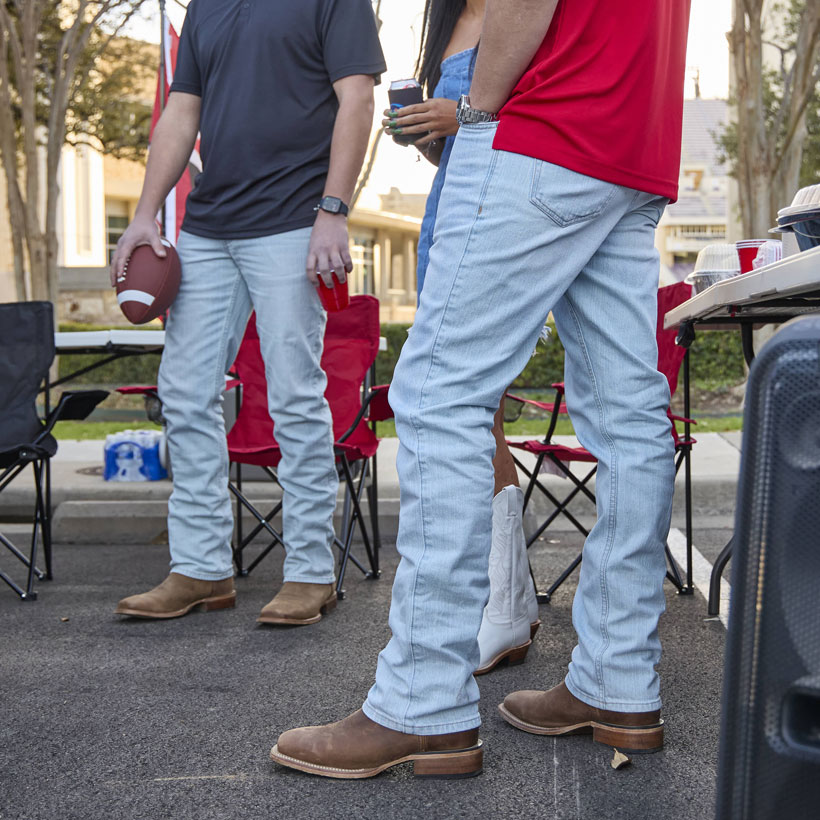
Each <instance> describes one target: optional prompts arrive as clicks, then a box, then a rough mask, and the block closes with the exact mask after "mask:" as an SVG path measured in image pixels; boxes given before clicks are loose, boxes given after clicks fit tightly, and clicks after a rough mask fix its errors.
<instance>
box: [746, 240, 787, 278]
mask: <svg viewBox="0 0 820 820" xmlns="http://www.w3.org/2000/svg"><path fill="white" fill-rule="evenodd" d="M782 258H783V243H782V242H781V241H780V240H779V239H769V240H767V241H766V242H764V243H763V244H762V245H761V246H760V247H759V248H758V249H757V256H755V260H754V262H753V263H752V267H753V268H754V270H758V269H759V268H765V267H766V266H767V265H773V264H774V263H775V262H779V261H780V260H781V259H782Z"/></svg>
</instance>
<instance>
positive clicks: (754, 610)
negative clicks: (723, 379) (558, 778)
mask: <svg viewBox="0 0 820 820" xmlns="http://www.w3.org/2000/svg"><path fill="white" fill-rule="evenodd" d="M746 401H747V404H746V412H745V417H744V424H743V455H742V458H741V470H740V473H741V474H740V483H739V486H738V504H737V515H736V522H735V538H734V554H733V558H732V563H733V565H734V566H733V570H732V605H731V613H730V616H729V635H728V642H727V648H726V670H725V678H724V689H723V718H722V727H721V729H722V731H721V749H720V770H719V776H718V798H717V806H718V811H717V816H718V820H775V819H777V820H817V819H818V818H820V316H808V317H803V318H800V319H794V320H792V321H791V322H789V323H788V324H786V325H784V326H783V327H782V328H781V329H780V330H779V331H778V333H777V334H776V335H775V336H774V337H773V338H772V339H771V340H770V341H769V343H768V344H766V345H765V346H764V348H763V349H762V350H761V352H760V354H759V355H758V356H757V358H756V359H755V361H754V363H753V365H752V368H751V373H750V375H749V383H748V389H747V400H746Z"/></svg>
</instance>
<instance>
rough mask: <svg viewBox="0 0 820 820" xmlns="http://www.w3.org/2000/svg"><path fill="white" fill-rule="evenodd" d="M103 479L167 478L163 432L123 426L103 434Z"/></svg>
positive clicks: (142, 479) (144, 479) (137, 479)
mask: <svg viewBox="0 0 820 820" xmlns="http://www.w3.org/2000/svg"><path fill="white" fill-rule="evenodd" d="M104 456H105V468H104V471H103V478H104V479H105V480H106V481H159V480H160V479H163V478H168V470H167V465H166V460H165V435H164V433H162V432H161V431H159V430H124V431H123V432H122V433H113V434H111V435H109V436H106V438H105V448H104Z"/></svg>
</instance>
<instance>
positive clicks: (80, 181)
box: [75, 145, 91, 254]
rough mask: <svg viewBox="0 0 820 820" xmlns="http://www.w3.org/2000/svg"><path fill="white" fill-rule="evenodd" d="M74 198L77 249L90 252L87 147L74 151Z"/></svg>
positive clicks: (89, 196) (89, 178)
mask: <svg viewBox="0 0 820 820" xmlns="http://www.w3.org/2000/svg"><path fill="white" fill-rule="evenodd" d="M75 183H76V187H75V198H76V208H77V251H78V253H81V254H90V253H91V161H90V158H89V152H88V147H87V146H85V145H79V146H77V149H76V152H75Z"/></svg>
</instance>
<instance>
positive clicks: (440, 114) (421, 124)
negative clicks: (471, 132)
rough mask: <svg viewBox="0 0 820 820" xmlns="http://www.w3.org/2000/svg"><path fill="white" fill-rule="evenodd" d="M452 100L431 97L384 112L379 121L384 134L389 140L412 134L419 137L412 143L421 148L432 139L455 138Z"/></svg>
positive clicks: (454, 103)
mask: <svg viewBox="0 0 820 820" xmlns="http://www.w3.org/2000/svg"><path fill="white" fill-rule="evenodd" d="M457 106H458V104H457V103H456V101H455V100H448V99H446V98H444V97H434V98H432V99H430V100H425V101H424V102H423V103H417V104H416V105H405V106H404V108H400V109H398V110H397V111H389V110H388V111H385V112H384V115H385V119H383V120H382V126H383V127H384V131H385V133H386V134H388V135H389V136H391V137H396V136H407V135H408V134H409V135H413V134H421V135H423V136H422V137H421V139H418V140H416V142H414V143H413V144H414V145H415V146H416V148H424V146H425V145H428V144H429V143H431V142H434V141H435V140H440V139H444V138H445V137H452V136H455V135H456V133H457V132H458V120H456V108H457Z"/></svg>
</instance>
